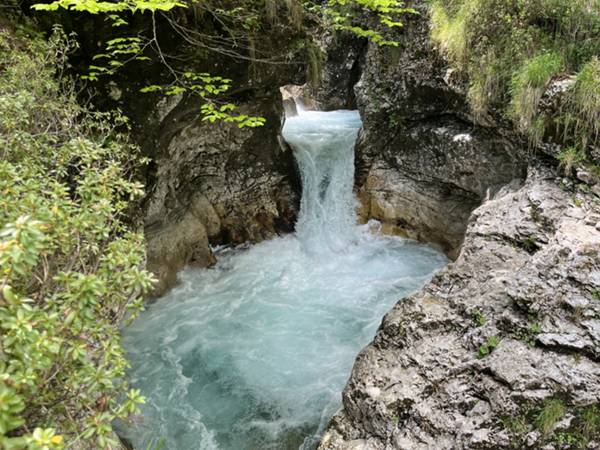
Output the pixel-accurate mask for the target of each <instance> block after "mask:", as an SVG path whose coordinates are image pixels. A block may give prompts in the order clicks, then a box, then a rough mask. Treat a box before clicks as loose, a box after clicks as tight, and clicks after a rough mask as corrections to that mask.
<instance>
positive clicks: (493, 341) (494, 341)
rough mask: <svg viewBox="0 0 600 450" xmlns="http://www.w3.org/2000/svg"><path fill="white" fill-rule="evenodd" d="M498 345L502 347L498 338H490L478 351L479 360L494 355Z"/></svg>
mask: <svg viewBox="0 0 600 450" xmlns="http://www.w3.org/2000/svg"><path fill="white" fill-rule="evenodd" d="M498 345H500V338H499V337H498V336H490V337H489V338H488V340H487V341H486V342H485V344H483V345H482V346H481V347H479V349H478V350H477V359H482V358H485V357H486V356H488V355H489V354H490V353H492V352H493V351H494V350H495V349H496V347H498Z"/></svg>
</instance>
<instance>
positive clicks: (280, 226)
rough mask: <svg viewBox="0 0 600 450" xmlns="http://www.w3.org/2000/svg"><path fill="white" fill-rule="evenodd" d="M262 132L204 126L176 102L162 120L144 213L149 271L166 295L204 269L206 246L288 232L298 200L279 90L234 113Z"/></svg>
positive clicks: (207, 260) (207, 262) (220, 125)
mask: <svg viewBox="0 0 600 450" xmlns="http://www.w3.org/2000/svg"><path fill="white" fill-rule="evenodd" d="M240 112H243V113H246V114H249V115H261V116H263V117H265V118H266V119H267V122H266V124H265V126H263V127H258V128H242V129H240V128H238V127H237V125H235V124H228V123H218V122H217V123H213V124H209V123H208V122H203V121H202V120H201V118H200V117H198V116H197V115H196V116H193V117H192V118H189V117H187V116H186V115H187V114H189V109H188V106H187V105H186V102H185V101H181V102H179V103H178V104H177V105H175V106H174V107H173V108H172V109H170V110H167V111H162V112H161V116H162V117H161V119H162V120H161V122H160V123H161V128H162V131H161V132H160V133H159V136H160V138H159V141H158V142H159V144H160V151H159V152H158V153H157V155H156V157H155V164H156V173H155V174H154V177H155V182H154V183H153V189H152V191H151V192H150V195H149V199H148V202H147V205H146V225H145V234H146V239H147V243H148V244H147V245H148V267H149V269H150V270H152V271H153V272H154V273H155V274H156V275H157V276H158V278H159V286H158V287H157V290H156V292H155V294H160V293H162V292H164V290H165V289H166V288H168V287H169V286H170V285H172V283H173V282H174V280H175V274H176V272H177V271H179V270H181V269H182V268H183V267H184V266H185V265H188V264H192V265H196V266H200V267H206V266H208V265H211V264H212V263H214V261H215V258H214V256H213V254H212V252H211V250H210V244H213V245H214V244H219V243H234V244H238V243H243V242H246V241H250V242H256V241H259V240H262V239H265V238H268V237H271V236H273V235H275V234H276V233H278V232H282V231H290V230H291V229H292V228H293V222H294V219H295V215H296V211H297V204H298V195H297V191H298V190H297V181H296V179H295V167H294V159H293V155H292V152H291V150H290V149H289V148H288V147H287V146H286V145H285V144H284V143H283V141H282V140H281V136H280V130H281V125H282V120H283V119H282V118H283V108H282V101H281V97H280V94H279V92H278V90H275V91H274V92H272V93H269V94H268V95H265V97H264V98H260V97H259V98H256V97H255V98H252V99H251V100H250V101H249V102H248V103H246V104H245V105H243V106H242V107H241V108H240Z"/></svg>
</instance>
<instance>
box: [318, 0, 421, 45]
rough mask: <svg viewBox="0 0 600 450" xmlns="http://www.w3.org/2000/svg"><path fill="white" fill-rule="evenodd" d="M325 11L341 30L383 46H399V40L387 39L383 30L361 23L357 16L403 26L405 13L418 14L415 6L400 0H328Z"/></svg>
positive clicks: (387, 24) (384, 24)
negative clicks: (408, 6)
mask: <svg viewBox="0 0 600 450" xmlns="http://www.w3.org/2000/svg"><path fill="white" fill-rule="evenodd" d="M323 12H324V13H325V15H326V16H328V17H329V20H330V21H331V23H332V24H333V26H334V27H335V28H337V29H339V30H345V31H350V32H351V33H354V34H355V35H357V36H359V37H363V38H366V39H369V40H371V41H373V42H374V43H376V44H377V45H382V46H394V47H395V46H397V45H398V42H396V41H394V40H391V39H386V38H385V33H384V32H382V31H381V30H378V29H375V28H372V27H368V28H367V27H365V26H364V25H362V24H359V23H358V22H359V21H358V20H357V18H358V17H362V16H366V17H369V16H372V17H374V18H376V20H377V22H378V23H379V24H381V25H383V27H384V28H385V27H387V28H395V27H402V21H401V17H402V15H404V14H416V13H417V11H416V10H415V9H413V8H407V7H406V5H405V3H404V2H403V1H400V0H328V1H327V2H326V4H325V5H324V7H323Z"/></svg>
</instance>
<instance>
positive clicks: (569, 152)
mask: <svg viewBox="0 0 600 450" xmlns="http://www.w3.org/2000/svg"><path fill="white" fill-rule="evenodd" d="M558 160H559V161H560V165H561V166H562V167H563V168H564V170H565V173H567V174H570V173H571V171H572V170H573V167H575V166H576V165H577V164H579V163H582V162H584V161H585V160H586V157H585V153H583V152H582V151H581V150H579V149H578V148H576V147H566V148H564V149H562V150H561V152H560V153H559V154H558Z"/></svg>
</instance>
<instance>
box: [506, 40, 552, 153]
mask: <svg viewBox="0 0 600 450" xmlns="http://www.w3.org/2000/svg"><path fill="white" fill-rule="evenodd" d="M563 66H564V61H563V58H562V56H561V55H559V54H558V53H555V52H549V53H544V54H541V55H537V56H534V57H533V58H530V59H528V60H527V61H525V63H524V64H523V65H522V66H521V67H520V68H519V69H518V70H517V71H516V72H515V74H514V75H513V77H512V80H511V89H510V93H511V98H512V100H511V103H510V107H509V108H510V109H509V113H510V115H511V117H512V118H513V120H514V121H515V123H516V125H517V128H518V130H519V131H521V132H522V133H523V134H527V135H529V137H530V138H531V139H532V141H533V143H534V144H537V143H539V142H540V141H541V138H542V137H543V133H544V125H543V122H541V123H540V120H539V118H538V117H537V113H538V104H539V102H540V99H541V98H542V95H543V94H544V90H545V88H546V86H547V85H548V82H549V81H550V79H551V78H552V77H553V76H554V75H556V74H558V73H559V72H560V71H561V70H562V69H563Z"/></svg>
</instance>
